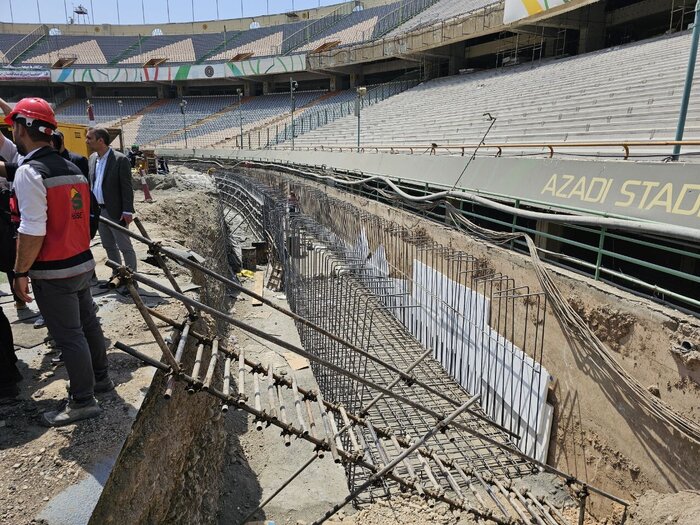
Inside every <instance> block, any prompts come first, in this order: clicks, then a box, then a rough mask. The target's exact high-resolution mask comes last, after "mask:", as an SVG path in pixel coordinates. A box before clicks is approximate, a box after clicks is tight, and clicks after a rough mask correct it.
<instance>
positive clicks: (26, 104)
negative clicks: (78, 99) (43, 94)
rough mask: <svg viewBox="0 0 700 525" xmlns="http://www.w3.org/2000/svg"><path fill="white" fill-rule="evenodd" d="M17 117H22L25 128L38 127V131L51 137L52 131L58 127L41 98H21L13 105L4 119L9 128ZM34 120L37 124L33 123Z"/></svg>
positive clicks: (49, 107) (48, 106)
mask: <svg viewBox="0 0 700 525" xmlns="http://www.w3.org/2000/svg"><path fill="white" fill-rule="evenodd" d="M17 117H22V118H23V119H24V121H25V124H26V125H27V126H38V128H39V131H42V132H44V133H46V134H47V135H51V134H52V133H53V130H55V129H56V128H57V127H58V122H56V115H54V112H53V109H51V106H50V105H49V103H48V102H46V101H45V100H44V99H43V98H38V97H30V98H23V99H22V100H20V101H19V102H17V104H15V107H14V108H12V111H11V112H10V114H9V115H7V116H6V117H5V122H6V123H7V124H9V125H10V126H11V125H12V122H14V120H15V118H17ZM35 120H36V121H39V122H36V123H34V121H35ZM42 128H44V129H42ZM49 128H51V129H49Z"/></svg>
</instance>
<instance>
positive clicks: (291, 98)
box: [289, 77, 299, 151]
mask: <svg viewBox="0 0 700 525" xmlns="http://www.w3.org/2000/svg"><path fill="white" fill-rule="evenodd" d="M298 86H299V83H298V82H297V81H296V80H294V79H293V78H292V77H289V102H290V104H291V107H292V151H294V127H295V126H294V92H295V91H296V90H297V87H298Z"/></svg>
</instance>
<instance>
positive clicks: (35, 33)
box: [3, 24, 49, 65]
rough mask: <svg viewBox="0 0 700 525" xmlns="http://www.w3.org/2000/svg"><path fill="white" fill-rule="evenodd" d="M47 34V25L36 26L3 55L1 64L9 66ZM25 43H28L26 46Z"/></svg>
mask: <svg viewBox="0 0 700 525" xmlns="http://www.w3.org/2000/svg"><path fill="white" fill-rule="evenodd" d="M48 34H49V28H48V26H47V25H45V24H42V25H40V26H37V27H36V28H35V29H34V30H32V31H31V32H30V33H27V34H26V35H25V36H23V37H22V38H21V39H20V40H19V41H18V42H17V43H16V44H15V45H13V46H12V47H11V48H10V49H8V50H7V51H6V52H5V53H4V58H3V62H4V63H6V64H10V65H11V64H12V63H14V61H15V60H17V58H19V57H20V56H21V55H22V54H23V53H24V52H25V51H26V50H27V49H29V48H30V47H32V46H33V45H34V44H36V43H37V42H38V41H39V40H41V39H42V38H43V37H45V36H46V35H48ZM27 41H29V44H26V42H27ZM15 48H17V49H19V51H15ZM13 55H14V56H13Z"/></svg>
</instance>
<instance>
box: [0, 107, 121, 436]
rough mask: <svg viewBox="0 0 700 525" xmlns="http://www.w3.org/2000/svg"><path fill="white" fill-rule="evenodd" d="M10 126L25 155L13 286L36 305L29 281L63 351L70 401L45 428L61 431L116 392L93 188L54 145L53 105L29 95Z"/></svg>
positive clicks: (47, 417)
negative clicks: (100, 307)
mask: <svg viewBox="0 0 700 525" xmlns="http://www.w3.org/2000/svg"><path fill="white" fill-rule="evenodd" d="M5 122H6V123H7V124H9V125H11V126H12V133H13V136H14V139H15V143H16V145H17V149H18V151H19V153H20V154H22V155H23V156H24V157H23V158H22V160H21V161H20V165H19V167H18V168H17V172H16V173H15V181H14V189H15V193H16V195H17V200H18V203H19V211H20V225H19V230H18V232H19V239H18V244H17V259H16V261H15V283H14V286H15V290H16V292H17V294H18V295H19V296H20V298H21V299H22V300H23V301H25V302H31V301H32V297H31V296H30V295H29V293H30V292H29V280H30V279H31V284H32V287H33V291H34V296H35V297H36V301H37V303H38V305H39V308H40V310H41V312H42V314H43V315H44V318H45V319H46V325H47V327H48V329H49V331H50V332H51V334H52V335H53V337H54V339H55V340H56V344H57V346H58V347H59V348H61V350H62V351H63V358H64V361H65V366H66V371H67V372H68V377H69V379H70V387H69V397H68V399H67V400H66V401H65V403H64V404H63V406H62V407H61V408H60V409H59V410H56V411H50V412H45V413H44V414H43V415H42V423H44V424H46V425H48V426H62V425H67V424H69V423H73V422H75V421H79V420H81V419H87V418H91V417H95V416H97V415H99V414H100V413H101V409H100V407H99V405H98V404H97V400H96V399H95V397H94V393H95V392H96V391H102V392H105V391H108V390H112V389H113V388H114V383H112V381H111V379H110V378H109V373H108V369H107V368H108V364H107V354H106V348H105V339H104V335H103V333H102V328H101V327H100V323H99V321H98V320H97V316H96V315H95V311H94V308H93V305H92V296H91V295H90V280H91V278H92V274H93V271H94V268H95V260H94V258H93V256H92V252H91V251H90V187H89V184H88V181H87V179H86V178H85V176H84V175H83V174H82V173H81V172H80V170H79V169H78V167H77V166H76V165H75V164H73V163H72V162H70V161H68V160H66V159H64V158H62V157H61V156H60V155H59V154H58V153H57V152H56V151H55V150H54V149H53V148H52V147H51V145H50V143H51V135H52V134H53V131H54V130H55V129H56V127H57V123H56V117H55V116H54V112H53V110H52V109H51V106H50V105H49V104H48V102H46V101H45V100H43V99H41V98H24V99H22V100H20V101H19V102H18V103H17V104H16V105H15V107H14V109H13V110H12V112H11V113H10V114H9V115H8V116H7V117H6V118H5Z"/></svg>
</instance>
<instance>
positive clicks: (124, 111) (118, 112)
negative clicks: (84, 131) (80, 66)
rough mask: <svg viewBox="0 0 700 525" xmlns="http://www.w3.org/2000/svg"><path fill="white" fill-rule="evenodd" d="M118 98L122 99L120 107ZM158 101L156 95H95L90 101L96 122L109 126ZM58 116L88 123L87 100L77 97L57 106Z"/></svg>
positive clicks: (62, 118)
mask: <svg viewBox="0 0 700 525" xmlns="http://www.w3.org/2000/svg"><path fill="white" fill-rule="evenodd" d="M118 100H121V101H122V107H121V109H120V108H119V103H118V102H117V101H118ZM155 101H156V98H155V97H93V98H91V99H90V102H91V103H92V105H93V108H94V113H95V122H97V123H98V124H101V125H105V126H109V125H112V124H114V123H118V122H119V119H120V118H121V119H126V118H128V117H130V116H132V115H134V114H136V113H138V112H140V111H142V110H143V109H144V108H145V107H147V106H148V105H149V104H152V103H153V102H155ZM56 118H57V119H58V121H59V122H70V123H73V124H86V125H87V124H88V117H87V101H86V100H84V99H75V100H72V101H70V102H67V103H64V104H63V105H61V106H59V107H58V108H56Z"/></svg>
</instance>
